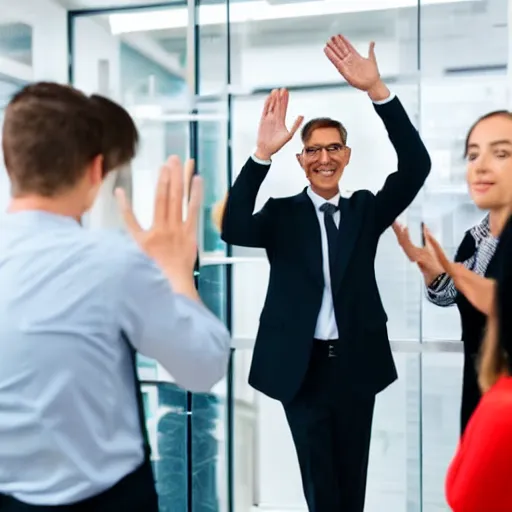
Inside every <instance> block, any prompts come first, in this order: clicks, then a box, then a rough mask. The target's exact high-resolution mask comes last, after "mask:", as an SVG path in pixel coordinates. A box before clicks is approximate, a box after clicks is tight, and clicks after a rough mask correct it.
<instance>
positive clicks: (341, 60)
mask: <svg viewBox="0 0 512 512" xmlns="http://www.w3.org/2000/svg"><path fill="white" fill-rule="evenodd" d="M324 52H325V55H327V58H328V59H329V60H330V61H331V62H332V63H333V64H334V67H335V68H336V69H337V70H338V71H339V72H340V74H341V75H342V76H343V78H344V79H345V80H346V81H347V82H348V83H349V84H350V85H351V86H352V87H355V88H356V89H360V90H361V91H365V92H370V91H371V90H372V89H375V88H376V87H377V86H378V85H379V84H380V83H381V80H380V73H379V68H378V66H377V59H376V57H375V43H374V42H371V43H370V49H369V51H368V57H367V58H366V57H363V56H362V55H361V54H360V53H359V52H358V51H357V50H356V49H355V48H354V47H353V46H352V44H351V43H350V41H349V40H348V39H347V38H346V37H344V36H342V35H337V36H334V37H331V39H330V40H329V41H328V42H327V44H326V46H325V49H324Z"/></svg>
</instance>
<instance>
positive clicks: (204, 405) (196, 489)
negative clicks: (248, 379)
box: [192, 382, 228, 512]
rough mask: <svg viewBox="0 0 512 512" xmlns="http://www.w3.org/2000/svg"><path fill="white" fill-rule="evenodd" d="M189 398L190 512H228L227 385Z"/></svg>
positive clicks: (220, 385)
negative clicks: (190, 423) (190, 448)
mask: <svg viewBox="0 0 512 512" xmlns="http://www.w3.org/2000/svg"><path fill="white" fill-rule="evenodd" d="M216 390H217V392H212V393H194V395H193V396H192V511H193V512H224V511H226V510H227V468H228V465H227V463H226V427H225V425H226V421H225V396H226V382H221V383H219V384H218V385H217V386H216Z"/></svg>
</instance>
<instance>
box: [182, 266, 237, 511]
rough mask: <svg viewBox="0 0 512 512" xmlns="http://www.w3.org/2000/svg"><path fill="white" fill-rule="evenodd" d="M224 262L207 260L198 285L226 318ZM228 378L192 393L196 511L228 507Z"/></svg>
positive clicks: (207, 302)
mask: <svg viewBox="0 0 512 512" xmlns="http://www.w3.org/2000/svg"><path fill="white" fill-rule="evenodd" d="M225 273H226V268H225V267H224V266H223V265H208V261H207V260H206V261H205V262H203V266H202V268H201V271H200V274H199V279H198V287H199V294H200V295H201V298H202V300H203V302H204V303H205V305H206V306H207V307H208V308H209V309H210V310H211V311H212V312H213V313H214V314H215V315H216V316H218V317H219V318H220V319H222V320H224V321H225V316H226V315H225V293H224V292H225V279H224V276H225ZM227 391H228V388H227V380H226V379H224V380H222V381H221V382H219V383H218V384H217V385H216V386H214V388H213V389H212V391H211V392H210V393H194V394H192V409H191V410H192V467H193V475H192V478H193V479H192V510H193V512H221V511H226V510H228V467H229V464H228V461H227V459H226V457H227V455H228V451H227V437H226V436H227V435H228V428H227V417H226V416H227V407H226V404H227V398H228V393H227Z"/></svg>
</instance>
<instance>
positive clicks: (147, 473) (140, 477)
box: [0, 461, 158, 512]
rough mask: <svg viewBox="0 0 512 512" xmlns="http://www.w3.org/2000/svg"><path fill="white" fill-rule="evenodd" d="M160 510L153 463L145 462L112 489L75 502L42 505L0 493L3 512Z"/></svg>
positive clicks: (0, 504) (125, 511)
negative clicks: (28, 502) (24, 501)
mask: <svg viewBox="0 0 512 512" xmlns="http://www.w3.org/2000/svg"><path fill="white" fill-rule="evenodd" d="M51 511H56V512H118V511H119V512H158V497H157V494H156V489H155V483H154V480H153V472H152V469H151V463H150V462H149V461H147V462H144V463H143V464H142V465H141V466H140V467H139V468H138V469H136V470H135V471H134V472H133V473H130V474H129V475H127V476H125V477H124V478H123V479H122V480H121V481H119V482H118V483H117V484H116V485H114V486H113V487H111V488H110V489H108V490H106V491H105V492H102V493H101V494H98V495H97V496H94V497H92V498H88V499H86V500H84V501H80V502H79V503H74V504H73V505H57V506H40V505H28V504H26V503H22V502H21V501H18V500H16V499H14V498H12V497H10V496H5V495H1V494H0V512H51Z"/></svg>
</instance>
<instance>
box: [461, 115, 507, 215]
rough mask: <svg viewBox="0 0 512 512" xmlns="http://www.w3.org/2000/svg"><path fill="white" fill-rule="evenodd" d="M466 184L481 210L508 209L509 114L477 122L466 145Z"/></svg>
mask: <svg viewBox="0 0 512 512" xmlns="http://www.w3.org/2000/svg"><path fill="white" fill-rule="evenodd" d="M466 158H467V181H468V187H469V193H470V195H471V197H472V199H473V201H474V202H475V204H476V205H477V206H478V207H479V208H482V209H485V210H500V209H502V208H504V207H507V208H508V207H510V206H512V115H511V114H508V113H498V114H491V115H490V116H485V117H484V118H483V119H482V120H480V121H478V122H477V123H476V125H475V126H474V127H473V128H472V130H471V131H470V133H469V136H468V139H467V145H466Z"/></svg>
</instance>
